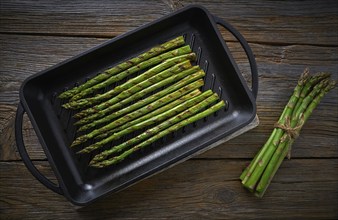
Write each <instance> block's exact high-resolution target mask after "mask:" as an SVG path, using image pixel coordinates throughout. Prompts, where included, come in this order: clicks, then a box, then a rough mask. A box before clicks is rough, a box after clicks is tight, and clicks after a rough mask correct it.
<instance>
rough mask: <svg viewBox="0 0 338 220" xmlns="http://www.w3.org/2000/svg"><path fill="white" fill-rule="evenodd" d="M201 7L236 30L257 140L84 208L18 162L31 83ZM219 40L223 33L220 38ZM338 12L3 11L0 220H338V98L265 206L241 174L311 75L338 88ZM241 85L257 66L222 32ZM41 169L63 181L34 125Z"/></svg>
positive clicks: (40, 7) (172, 0)
mask: <svg viewBox="0 0 338 220" xmlns="http://www.w3.org/2000/svg"><path fill="white" fill-rule="evenodd" d="M189 4H200V5H202V6H204V7H206V8H207V9H208V10H209V11H210V12H211V13H212V14H214V15H217V16H219V17H220V18H222V19H224V20H225V21H228V22H230V23H231V24H232V25H233V26H235V27H236V28H237V29H238V30H239V31H240V32H241V33H242V34H243V35H244V37H245V38H246V39H247V41H248V42H249V44H250V46H251V47H252V50H253V52H254V54H255V56H256V60H257V64H258V72H259V83H260V87H259V94H258V99H257V114H258V116H259V118H260V124H259V126H258V127H256V128H255V129H253V130H250V131H249V132H247V133H245V134H243V135H241V136H238V137H236V138H235V139H233V140H231V141H228V142H226V143H224V144H221V145H219V146H217V147H215V148H213V149H212V150H209V151H207V152H205V153H203V154H201V155H199V156H197V157H194V158H193V159H190V160H188V161H186V162H184V163H181V164H179V165H177V166H175V167H173V168H171V169H169V170H167V171H165V172H163V173H161V174H158V175H155V176H153V177H151V178H149V179H146V180H144V181H141V182H140V183H138V184H136V185H134V186H132V187H130V188H128V189H126V190H124V191H121V192H119V193H117V194H113V195H109V196H108V197H106V198H104V199H101V200H99V201H97V202H95V203H94V204H92V205H90V206H88V207H86V208H79V207H76V206H74V205H72V204H70V203H69V202H68V201H67V200H66V199H65V198H64V197H63V196H60V195H57V194H55V193H53V192H52V191H50V190H48V189H47V188H46V187H44V186H43V185H41V184H40V183H39V182H38V181H37V180H36V179H35V178H34V177H33V176H32V175H31V174H30V173H29V171H28V170H27V169H26V167H25V166H24V164H23V162H22V161H21V159H20V156H19V155H18V152H17V149H16V144H15V136H14V121H15V113H16V108H17V105H18V103H19V92H18V91H19V87H20V85H21V83H22V82H23V80H24V79H26V78H27V77H28V76H31V75H33V74H34V73H37V72H38V71H41V70H44V69H46V68H48V67H50V66H52V65H54V64H57V63H59V62H61V61H63V60H65V59H67V58H70V57H72V56H74V55H77V54H79V53H81V52H83V51H85V50H87V49H89V48H91V47H93V46H95V45H98V44H100V43H102V42H105V41H107V40H108V39H111V38H113V37H115V36H117V35H119V34H122V33H125V32H127V31H130V30H132V29H134V28H136V27H139V26H140V25H142V24H145V23H148V22H150V21H153V20H155V19H157V18H160V17H162V16H164V15H167V14H169V13H171V12H173V11H175V10H177V9H178V8H181V7H182V6H186V5H189ZM220 29H222V28H221V27H220ZM337 30H338V3H337V1H335V0H333V1H315V0H313V1H260V0H259V1H242V0H240V1H228V0H226V1H211V0H200V1H179V0H166V1H149V0H145V1H136V0H127V1H108V0H106V1H90V0H81V1H33V0H32V1H28V0H27V1H26V0H25V1H15V0H14V1H13V0H1V1H0V66H1V68H0V71H1V73H0V74H1V75H0V135H1V140H0V219H22V218H23V217H24V219H68V218H72V219H118V218H130V219H132V218H154V219H158V218H172V219H204V218H207V219H225V218H234V219H244V218H259V219H263V218H267V219H272V218H285V219H296V218H297V219H311V218H319V219H327V218H329V219H337V218H338V209H337V207H338V175H337V173H338V172H337V171H338V135H337V130H338V114H337V113H338V95H337V94H338V93H337V88H336V89H335V90H333V91H331V92H330V93H329V94H328V95H327V96H326V97H325V98H324V99H323V101H322V103H321V104H320V105H319V107H318V108H317V109H316V110H315V111H314V112H313V115H312V116H311V118H310V120H309V121H308V122H307V124H306V125H305V126H304V128H303V130H302V132H301V135H300V137H299V138H298V139H297V141H296V142H295V143H294V145H293V150H292V159H291V160H285V161H284V163H283V164H282V166H281V168H280V169H279V171H278V173H277V175H276V176H275V178H274V180H273V182H272V184H271V185H270V188H269V189H268V191H267V193H266V194H265V196H264V198H262V199H258V198H256V197H254V196H253V195H252V194H251V193H249V192H247V191H246V190H245V189H244V188H242V186H241V184H240V181H239V179H238V177H239V175H240V174H241V170H242V169H243V168H244V166H245V165H246V164H247V163H248V162H249V161H250V160H251V159H252V157H253V156H254V155H255V153H256V152H257V151H258V149H259V148H260V147H261V146H262V144H263V143H264V142H265V141H266V139H267V137H268V135H269V134H270V132H271V130H272V127H273V124H274V122H276V120H277V119H278V117H279V115H280V113H281V111H282V108H283V106H284V105H285V104H286V102H287V100H288V99H289V96H290V94H291V92H292V90H293V88H294V86H295V85H296V82H297V79H298V76H299V75H300V73H301V72H302V71H303V70H304V68H305V67H309V68H310V71H311V72H313V73H314V72H317V71H328V72H331V73H332V74H333V78H335V79H337V78H338V77H337V70H338V49H337V47H338V32H337ZM222 34H223V36H224V39H225V40H226V42H227V44H228V46H229V48H230V50H231V52H232V54H233V56H234V57H235V59H236V61H237V63H238V66H239V68H240V70H241V72H242V73H243V75H244V76H245V77H246V78H247V79H249V78H250V77H249V76H250V71H249V65H248V62H247V60H246V58H245V55H244V52H243V50H242V49H241V47H240V46H239V44H238V43H237V42H236V41H235V40H234V38H233V37H231V36H230V34H229V33H227V32H226V31H224V30H222ZM23 132H24V140H25V144H26V146H27V150H28V152H29V155H30V156H31V158H32V159H33V160H34V164H36V166H37V167H38V168H39V169H40V170H41V172H42V173H44V174H45V175H46V176H47V177H48V178H51V179H52V180H55V177H54V175H53V173H52V171H51V169H50V167H49V165H48V161H47V159H46V156H45V154H44V153H43V150H42V148H41V146H40V144H39V141H38V140H37V137H36V134H35V132H34V129H33V128H32V126H31V124H30V122H29V120H28V119H27V117H25V120H24V124H23Z"/></svg>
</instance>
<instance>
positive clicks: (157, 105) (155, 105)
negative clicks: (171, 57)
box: [95, 89, 201, 139]
mask: <svg viewBox="0 0 338 220" xmlns="http://www.w3.org/2000/svg"><path fill="white" fill-rule="evenodd" d="M180 90H182V89H179V90H177V91H175V92H173V93H170V94H169V95H166V96H164V97H162V98H160V99H158V100H156V101H155V102H152V103H150V104H149V105H146V106H144V107H142V108H140V109H138V110H136V111H134V112H132V113H130V114H128V115H126V116H127V118H128V120H123V118H124V117H122V118H121V119H117V120H116V121H115V124H116V127H117V128H113V129H112V130H109V131H107V132H105V133H103V134H100V135H99V136H96V137H95V139H103V138H106V137H108V136H110V135H112V134H114V133H115V132H117V131H121V130H123V129H126V128H128V127H130V126H132V125H135V124H138V123H140V122H142V121H145V120H147V119H149V118H152V117H154V116H156V115H159V114H161V113H163V112H165V111H167V110H168V109H172V108H174V107H176V106H177V105H179V104H181V103H183V102H185V101H187V100H189V99H191V98H193V97H195V96H197V95H199V94H201V91H200V90H198V89H195V90H194V91H192V92H190V93H189V94H187V95H185V96H182V97H180V98H178V99H176V98H177V97H178V96H181V95H183V93H182V92H181V91H180ZM172 99H176V100H175V101H172V102H171V100H172ZM168 102H169V103H168ZM167 103H168V104H167ZM161 106H162V107H161ZM154 109H155V110H154ZM148 112H149V113H148ZM146 113H148V114H146ZM142 115H143V116H142ZM134 116H135V117H134ZM139 116H142V117H139ZM137 117H139V118H137ZM129 119H131V120H132V119H134V120H132V121H130V120H129ZM128 121H129V122H128Z"/></svg>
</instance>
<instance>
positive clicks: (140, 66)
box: [70, 46, 191, 101]
mask: <svg viewBox="0 0 338 220" xmlns="http://www.w3.org/2000/svg"><path fill="white" fill-rule="evenodd" d="M182 52H183V54H186V53H187V52H191V50H190V48H189V47H187V46H185V47H183V49H176V50H173V51H169V52H167V53H164V54H160V55H158V56H156V57H153V58H151V59H149V60H146V61H144V62H142V63H139V64H137V65H135V66H132V67H130V68H129V69H127V70H125V71H123V72H121V73H119V74H117V75H114V76H111V77H110V78H108V79H106V80H105V81H103V82H100V83H98V84H96V85H94V86H92V87H90V88H88V89H85V90H83V91H81V92H79V93H78V94H76V95H74V96H73V97H72V98H71V99H70V100H71V101H75V100H78V99H81V98H83V97H85V96H87V95H89V94H92V93H93V92H95V91H97V90H99V89H102V88H105V87H107V86H109V85H111V84H113V83H114V82H118V81H120V80H122V79H124V78H126V77H127V76H129V75H131V74H133V73H136V72H138V71H140V70H143V69H145V68H147V67H150V66H153V65H156V64H159V63H160V62H162V61H164V60H166V59H168V58H172V57H176V56H178V55H181V54H182Z"/></svg>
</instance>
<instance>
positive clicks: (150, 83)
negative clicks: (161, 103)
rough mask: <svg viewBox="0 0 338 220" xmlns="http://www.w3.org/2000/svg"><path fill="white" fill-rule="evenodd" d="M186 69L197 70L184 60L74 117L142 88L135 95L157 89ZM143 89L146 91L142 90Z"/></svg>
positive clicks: (92, 111)
mask: <svg viewBox="0 0 338 220" xmlns="http://www.w3.org/2000/svg"><path fill="white" fill-rule="evenodd" d="M187 69H189V71H188V72H189V73H191V72H193V71H197V69H196V68H194V69H191V64H190V61H189V60H187V61H184V62H182V63H179V64H177V65H175V66H173V67H171V68H169V69H166V70H164V71H163V72H161V73H159V74H158V75H160V77H157V75H155V76H153V77H154V78H153V77H151V78H150V79H148V80H145V81H143V82H141V83H139V84H137V85H135V86H133V87H131V88H129V89H127V90H125V91H123V92H121V93H120V94H118V95H117V96H115V97H114V98H111V99H109V100H107V101H105V102H103V103H101V104H99V105H96V106H93V107H91V108H88V109H85V110H83V111H81V112H79V113H77V114H76V115H75V117H79V115H82V116H87V115H90V114H93V113H96V112H99V111H101V110H104V109H106V108H108V107H111V106H113V105H114V104H116V103H119V102H121V101H122V100H126V99H128V98H129V99H131V98H130V97H132V96H133V95H134V97H135V96H136V94H137V92H139V91H141V90H142V92H140V93H138V94H137V96H139V95H141V94H142V95H146V94H147V93H146V92H148V93H149V92H151V91H153V90H154V89H157V88H158V87H159V86H160V85H162V86H164V85H166V84H168V83H170V82H169V81H172V80H174V78H175V77H176V76H177V75H175V74H176V73H179V72H182V71H183V72H184V73H186V71H184V70H187ZM173 75H174V76H173ZM161 76H164V77H161ZM166 76H168V77H167V78H166ZM158 78H160V79H161V80H156V79H158ZM169 79H170V80H169ZM145 89H146V90H145ZM144 90H145V91H146V92H144ZM133 99H134V98H133ZM79 123H80V122H79Z"/></svg>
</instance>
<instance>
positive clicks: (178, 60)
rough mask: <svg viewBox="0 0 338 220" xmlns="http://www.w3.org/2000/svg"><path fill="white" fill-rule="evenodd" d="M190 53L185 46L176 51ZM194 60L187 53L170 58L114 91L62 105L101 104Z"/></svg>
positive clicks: (71, 107) (67, 106)
mask: <svg viewBox="0 0 338 220" xmlns="http://www.w3.org/2000/svg"><path fill="white" fill-rule="evenodd" d="M183 49H184V51H190V47H189V46H185V47H182V48H179V49H178V50H182V51H183ZM195 59H196V54H195V53H189V54H183V55H180V56H176V57H174V58H170V59H168V60H165V61H164V62H163V63H161V64H158V65H157V66H155V67H153V68H151V69H149V70H148V71H146V72H144V73H142V74H141V75H139V76H136V77H133V78H132V79H130V80H128V81H127V82H125V83H123V84H122V85H120V86H116V87H115V88H114V89H112V90H109V91H107V92H105V93H102V94H98V95H96V96H94V97H87V98H83V99H79V100H75V101H70V102H68V103H66V104H64V105H63V107H64V108H67V109H79V108H83V107H86V106H90V105H94V104H96V103H100V102H103V101H105V100H107V99H109V98H112V97H113V96H114V95H116V94H118V93H120V92H122V91H125V90H127V89H130V88H131V87H132V86H135V85H137V84H138V83H142V82H143V81H144V80H146V79H148V78H149V77H151V76H153V75H155V74H157V73H159V72H161V71H163V70H165V69H167V68H169V67H171V66H173V65H175V64H178V63H181V62H183V61H185V60H192V61H193V60H195Z"/></svg>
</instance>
